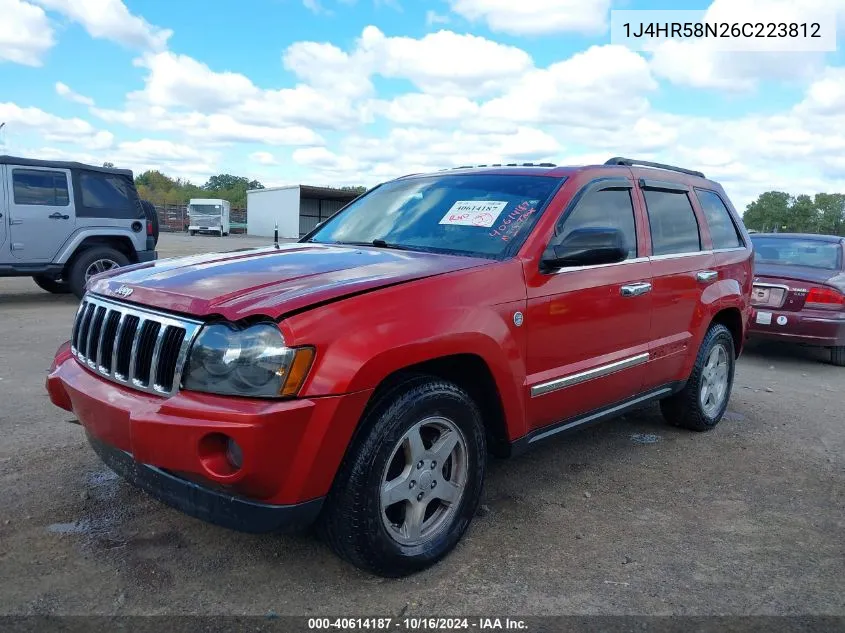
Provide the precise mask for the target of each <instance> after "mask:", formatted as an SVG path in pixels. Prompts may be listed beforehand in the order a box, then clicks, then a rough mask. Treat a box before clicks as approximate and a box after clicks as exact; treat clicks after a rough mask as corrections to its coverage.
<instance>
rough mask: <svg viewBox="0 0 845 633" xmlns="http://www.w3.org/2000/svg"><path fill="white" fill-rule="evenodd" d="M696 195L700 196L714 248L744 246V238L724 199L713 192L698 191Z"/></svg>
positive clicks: (699, 199)
mask: <svg viewBox="0 0 845 633" xmlns="http://www.w3.org/2000/svg"><path fill="white" fill-rule="evenodd" d="M695 195H697V196H698V201H699V203H701V208H702V210H703V211H704V215H705V217H706V218H707V226H709V227H710V237H712V238H713V248H736V247H738V246H742V245H743V243H742V238H741V237H740V235H739V231H737V228H736V225H735V224H734V223H733V220H732V219H731V214H730V211H728V208H727V207H726V206H725V203H724V202H723V201H722V199H721V198H720V197H719V196H718V195H717V194H716V193H714V192H712V191H700V190H696V192H695Z"/></svg>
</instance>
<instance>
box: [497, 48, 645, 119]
mask: <svg viewBox="0 0 845 633" xmlns="http://www.w3.org/2000/svg"><path fill="white" fill-rule="evenodd" d="M656 88H657V83H656V82H655V81H654V79H653V78H652V76H651V73H650V71H649V68H648V63H647V62H646V61H645V59H643V58H642V57H641V56H640V55H638V54H637V53H634V52H633V51H631V50H629V49H627V48H624V47H622V46H614V45H607V46H593V47H591V48H589V49H587V50H586V51H583V52H581V53H578V54H576V55H573V56H572V57H570V58H569V59H567V60H564V61H562V62H557V63H555V64H552V65H551V66H549V67H548V68H542V69H536V70H533V71H531V72H528V73H525V74H524V75H522V76H521V77H520V78H519V80H517V81H515V82H513V83H512V84H511V85H510V86H509V89H508V91H507V92H505V93H504V94H503V95H502V96H500V97H498V98H495V99H492V100H491V101H488V102H487V103H485V104H484V105H483V106H482V108H481V115H482V116H483V117H489V118H492V119H499V120H502V121H523V122H526V123H543V124H549V125H557V126H565V127H583V128H587V129H617V128H619V127H622V126H626V125H628V124H629V123H630V122H632V121H633V120H635V119H636V118H638V117H640V116H642V115H644V114H645V113H646V112H647V111H648V109H649V103H648V100H647V98H646V94H647V93H649V92H651V91H654V90H655V89H656Z"/></svg>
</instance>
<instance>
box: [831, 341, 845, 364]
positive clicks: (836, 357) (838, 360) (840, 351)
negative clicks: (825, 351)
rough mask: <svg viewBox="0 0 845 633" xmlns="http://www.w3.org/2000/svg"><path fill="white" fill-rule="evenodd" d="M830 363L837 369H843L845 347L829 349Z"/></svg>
mask: <svg viewBox="0 0 845 633" xmlns="http://www.w3.org/2000/svg"><path fill="white" fill-rule="evenodd" d="M830 362H831V363H833V364H834V365H836V366H838V367H845V345H839V346H837V347H831V348H830Z"/></svg>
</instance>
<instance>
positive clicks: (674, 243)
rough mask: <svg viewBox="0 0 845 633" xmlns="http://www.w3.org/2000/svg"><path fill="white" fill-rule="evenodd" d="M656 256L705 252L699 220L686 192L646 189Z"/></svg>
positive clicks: (646, 200)
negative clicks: (699, 230)
mask: <svg viewBox="0 0 845 633" xmlns="http://www.w3.org/2000/svg"><path fill="white" fill-rule="evenodd" d="M643 195H644V196H645V202H646V208H647V209H648V218H649V224H650V226H651V244H652V250H653V251H654V254H655V255H672V254H676V253H694V252H696V251H700V250H701V235H700V234H699V232H698V221H697V220H696V219H695V212H694V211H693V210H692V204H691V203H690V200H689V198H688V197H687V194H686V192H685V191H659V190H656V189H645V190H643Z"/></svg>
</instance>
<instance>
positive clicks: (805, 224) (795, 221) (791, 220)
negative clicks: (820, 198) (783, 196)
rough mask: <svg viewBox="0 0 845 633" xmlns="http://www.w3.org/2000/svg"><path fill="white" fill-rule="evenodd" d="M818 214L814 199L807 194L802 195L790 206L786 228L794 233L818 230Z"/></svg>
mask: <svg viewBox="0 0 845 633" xmlns="http://www.w3.org/2000/svg"><path fill="white" fill-rule="evenodd" d="M818 215H819V214H818V211H817V210H816V206H815V204H813V199H812V198H811V197H810V196H807V195H800V196H798V197H796V198H795V199H794V201H793V202H792V206H791V207H790V208H789V215H788V218H787V221H786V222H785V224H786V226H787V228H786V229H785V230H787V231H791V232H794V233H813V232H815V231H817V230H818V226H819V221H818Z"/></svg>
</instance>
